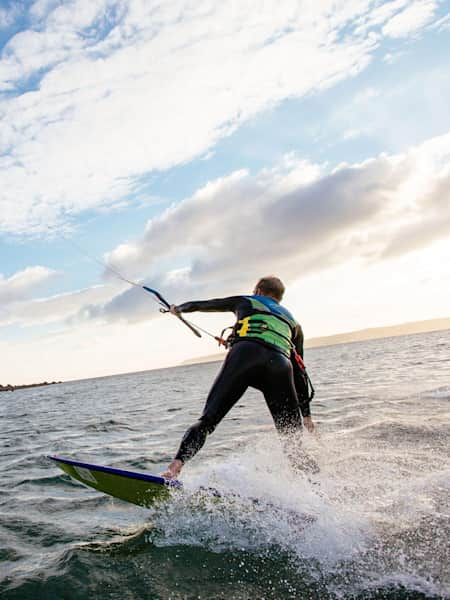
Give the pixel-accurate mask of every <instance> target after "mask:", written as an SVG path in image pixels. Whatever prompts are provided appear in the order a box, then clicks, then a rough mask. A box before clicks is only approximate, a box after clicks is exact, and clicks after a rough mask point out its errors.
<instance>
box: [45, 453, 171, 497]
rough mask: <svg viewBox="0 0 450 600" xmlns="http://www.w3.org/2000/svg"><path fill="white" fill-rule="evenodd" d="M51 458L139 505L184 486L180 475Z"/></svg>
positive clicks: (80, 477) (88, 482)
mask: <svg viewBox="0 0 450 600" xmlns="http://www.w3.org/2000/svg"><path fill="white" fill-rule="evenodd" d="M48 458H50V459H51V460H53V461H55V463H56V464H57V465H58V467H59V468H60V469H62V470H63V471H64V472H65V473H67V474H68V475H70V476H71V477H73V478H74V479H77V480H78V481H80V482H81V483H84V485H87V486H88V487H91V488H94V489H96V490H98V491H99V492H103V493H104V494H109V495H110V496H114V497H115V498H120V499H121V500H125V501H126V502H132V503H133V504H138V505H139V506H150V505H151V504H153V503H154V502H156V501H158V500H164V499H166V498H168V497H169V496H170V493H171V491H173V490H176V489H181V488H182V487H183V484H182V482H181V481H179V480H178V479H165V478H164V477H159V476H157V475H148V474H146V473H137V472H135V471H126V470H123V469H116V468H114V467H103V466H100V465H91V464H89V463H84V462H78V461H76V460H69V459H67V458H59V457H57V456H49V457H48Z"/></svg>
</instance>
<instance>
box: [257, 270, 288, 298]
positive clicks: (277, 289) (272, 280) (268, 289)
mask: <svg viewBox="0 0 450 600" xmlns="http://www.w3.org/2000/svg"><path fill="white" fill-rule="evenodd" d="M255 289H259V290H261V292H264V294H266V295H267V296H272V297H273V298H275V300H281V299H282V298H283V294H284V290H285V289H286V288H285V287H284V284H283V282H282V281H281V279H279V278H278V277H275V275H268V276H267V277H261V279H260V280H259V281H258V282H257V284H256V286H255Z"/></svg>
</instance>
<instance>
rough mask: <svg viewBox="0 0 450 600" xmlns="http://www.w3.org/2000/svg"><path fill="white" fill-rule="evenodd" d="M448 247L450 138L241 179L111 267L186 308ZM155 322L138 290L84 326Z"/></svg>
mask: <svg viewBox="0 0 450 600" xmlns="http://www.w3.org/2000/svg"><path fill="white" fill-rule="evenodd" d="M305 172H306V173H307V175H306V176H305ZM448 236H450V134H447V135H445V136H441V137H438V138H434V139H432V140H429V141H428V142H426V143H424V144H422V145H420V146H418V147H415V148H412V149H410V151H409V152H407V153H405V154H402V155H391V156H388V155H381V156H379V157H377V158H374V159H371V160H367V161H365V162H363V163H360V164H354V165H348V164H343V165H341V166H339V167H338V168H337V169H336V170H334V171H333V172H331V173H327V172H326V170H325V168H324V167H322V168H320V167H319V166H318V165H310V164H309V163H305V161H297V163H295V162H294V161H293V159H292V157H290V160H289V161H287V162H286V163H284V164H282V165H280V166H279V167H277V168H274V169H272V170H263V171H261V172H259V173H257V174H256V175H251V174H250V173H249V172H247V171H245V170H244V171H237V172H235V173H232V174H231V175H229V176H228V177H223V178H220V179H218V180H215V181H212V182H210V183H208V184H207V185H206V186H205V187H203V188H202V189H200V190H198V191H197V192H196V193H195V194H194V195H193V196H192V197H190V198H187V199H186V200H184V201H183V202H181V203H180V204H178V205H176V206H172V207H170V208H169V209H167V210H166V211H165V212H164V213H163V214H161V215H159V216H157V217H154V218H153V219H151V220H150V221H149V222H148V223H147V226H146V229H145V233H144V235H143V237H142V238H141V239H139V240H136V241H134V242H132V243H130V244H122V245H121V246H119V247H118V248H117V249H116V250H114V251H112V252H111V253H110V255H109V257H108V261H109V262H110V264H111V265H113V266H114V268H116V269H118V270H119V271H121V272H123V273H126V274H127V276H129V277H134V278H141V279H144V280H147V281H148V282H150V283H151V284H152V285H153V286H154V287H157V288H158V289H161V290H163V291H164V293H165V294H166V295H167V297H168V298H170V300H171V301H174V302H179V301H181V300H185V299H187V298H193V297H198V298H201V297H207V296H212V295H216V296H220V295H222V294H227V295H228V294H234V293H242V292H243V291H245V290H250V289H251V288H252V285H253V284H254V282H255V280H256V279H257V278H258V277H259V276H261V275H264V274H266V273H270V272H275V273H278V274H279V275H280V276H281V277H282V278H283V279H285V280H286V281H287V282H290V281H293V280H297V279H298V278H300V277H303V276H306V275H308V274H311V273H316V272H319V271H320V270H323V269H327V268H330V267H334V266H337V265H342V264H345V263H348V262H352V261H358V262H363V263H366V264H374V263H377V262H379V261H381V260H385V259H387V258H390V257H393V256H398V255H401V254H405V253H407V252H410V251H413V250H418V249H421V248H424V247H425V246H427V245H429V244H431V243H433V242H434V241H436V240H439V239H445V238H446V237H448ZM168 265H172V266H171V267H170V269H169V267H168ZM174 265H175V266H174ZM150 312H151V310H150V306H149V298H148V297H147V296H146V294H145V293H143V292H141V291H140V290H138V289H132V290H126V291H124V292H122V293H121V294H119V295H117V296H116V297H114V298H113V299H112V300H111V301H110V302H109V303H107V304H105V305H96V306H95V305H93V306H90V307H86V308H85V310H84V312H83V316H84V317H85V318H86V317H87V318H102V319H110V320H113V321H115V320H127V321H130V322H136V321H139V320H143V319H147V318H149V313H150Z"/></svg>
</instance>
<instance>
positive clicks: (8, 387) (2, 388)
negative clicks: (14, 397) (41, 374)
mask: <svg viewBox="0 0 450 600" xmlns="http://www.w3.org/2000/svg"><path fill="white" fill-rule="evenodd" d="M57 383H62V381H50V382H49V381H43V382H42V383H29V384H26V385H10V384H7V385H1V384H0V392H14V390H23V389H25V388H34V387H41V386H43V385H56V384H57Z"/></svg>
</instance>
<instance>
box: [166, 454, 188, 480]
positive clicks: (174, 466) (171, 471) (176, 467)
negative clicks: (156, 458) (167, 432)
mask: <svg viewBox="0 0 450 600" xmlns="http://www.w3.org/2000/svg"><path fill="white" fill-rule="evenodd" d="M182 468H183V463H182V462H181V460H177V459H176V458H174V460H173V461H172V462H171V463H170V465H169V466H168V467H167V470H166V471H164V473H161V477H165V478H166V479H175V478H176V477H178V475H179V474H180V472H181V469H182Z"/></svg>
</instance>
